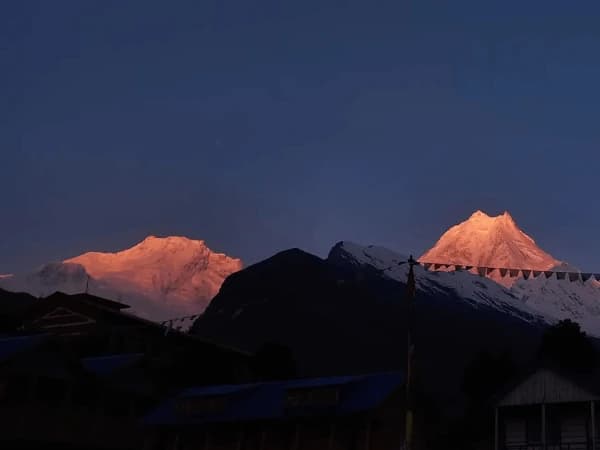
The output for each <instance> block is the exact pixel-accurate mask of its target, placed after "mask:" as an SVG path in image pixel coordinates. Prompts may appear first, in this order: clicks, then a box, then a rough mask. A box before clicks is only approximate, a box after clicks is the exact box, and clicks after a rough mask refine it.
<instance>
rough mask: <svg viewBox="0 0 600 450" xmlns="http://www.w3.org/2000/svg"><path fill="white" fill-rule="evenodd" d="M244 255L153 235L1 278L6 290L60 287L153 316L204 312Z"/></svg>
mask: <svg viewBox="0 0 600 450" xmlns="http://www.w3.org/2000/svg"><path fill="white" fill-rule="evenodd" d="M241 268H242V262H241V260H240V259H237V258H231V257H229V256H227V255H225V254H222V253H215V252H213V251H212V250H210V249H209V248H208V247H207V246H206V244H205V243H204V241H200V240H193V239H188V238H185V237H179V236H170V237H156V236H149V237H147V238H146V239H144V240H143V241H142V242H140V243H138V244H136V245H134V246H133V247H131V248H128V249H126V250H122V251H118V252H115V253H103V252H89V253H84V254H82V255H79V256H76V257H73V258H69V259H66V260H64V261H60V262H51V263H48V264H45V265H43V266H42V267H40V268H38V269H36V270H34V271H32V272H30V273H25V274H17V275H9V276H3V277H2V278H0V288H3V289H6V290H9V291H16V292H27V293H29V294H32V295H34V296H36V297H45V296H48V295H50V294H52V293H54V292H56V291H61V292H65V293H68V294H75V293H81V292H86V291H87V292H89V293H91V294H94V295H97V296H100V297H105V298H109V299H112V300H118V301H122V302H125V303H127V304H129V305H130V306H131V307H132V308H131V311H132V312H133V313H135V314H138V315H140V316H143V317H146V318H150V319H153V320H166V319H170V318H172V317H175V316H182V315H185V314H198V313H201V312H202V311H203V310H204V309H205V308H206V306H207V305H208V303H209V302H210V300H211V299H212V298H213V297H214V296H215V294H216V293H217V292H218V291H219V288H220V287H221V284H222V283H223V280H224V279H225V278H227V276H229V275H230V274H231V273H233V272H236V271H238V270H240V269H241Z"/></svg>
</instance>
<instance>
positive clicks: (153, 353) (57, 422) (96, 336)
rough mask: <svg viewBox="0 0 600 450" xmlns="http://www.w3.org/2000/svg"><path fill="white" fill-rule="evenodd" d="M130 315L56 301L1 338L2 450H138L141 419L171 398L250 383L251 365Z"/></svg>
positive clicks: (239, 355)
mask: <svg viewBox="0 0 600 450" xmlns="http://www.w3.org/2000/svg"><path fill="white" fill-rule="evenodd" d="M126 308H127V306H126V305H124V304H122V303H119V302H113V301H110V300H106V299H102V298H99V297H94V296H90V295H83V294H82V295H72V296H71V295H65V294H59V293H57V294H54V295H52V296H50V297H48V298H46V299H39V300H35V302H34V303H33V305H31V306H30V307H29V308H27V309H26V311H24V312H23V313H22V326H20V327H19V328H20V331H19V335H17V334H16V333H15V334H13V335H12V336H4V337H2V338H0V448H2V449H4V448H6V449H9V448H10V449H19V448H23V449H25V448H27V449H53V448H56V449H61V450H62V449H78V450H79V449H105V450H109V449H123V450H125V449H128V450H129V449H139V448H141V446H142V445H143V433H142V429H141V428H140V419H141V417H143V416H144V415H145V414H147V413H148V411H150V410H151V408H153V407H156V405H157V404H159V403H160V402H161V401H162V400H164V399H165V398H167V397H169V396H171V395H174V393H176V392H179V391H180V390H181V389H182V388H184V387H186V386H190V385H196V384H201V385H203V384H204V385H205V384H214V383H223V382H229V383H239V382H247V381H248V380H249V379H250V377H251V372H250V365H251V355H249V354H247V353H244V352H241V351H238V350H236V349H233V348H229V347H225V346H221V345H218V344H216V343H214V342H209V341H207V340H205V339H201V338H198V337H196V336H190V335H187V334H185V333H181V332H178V331H176V330H169V329H167V328H165V327H164V326H162V325H160V324H157V323H154V322H150V321H148V320H145V319H142V318H139V317H136V316H133V315H131V314H127V313H125V312H124V311H123V310H125V309H126ZM192 380H193V382H192Z"/></svg>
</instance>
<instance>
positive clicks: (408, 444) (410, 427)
mask: <svg viewBox="0 0 600 450" xmlns="http://www.w3.org/2000/svg"><path fill="white" fill-rule="evenodd" d="M416 264H418V263H417V261H415V260H414V259H413V257H412V255H410V258H409V259H408V266H409V269H408V278H407V280H406V301H407V302H408V303H407V313H406V314H407V316H406V322H407V327H406V328H407V349H406V350H407V361H406V426H405V430H404V431H405V437H404V439H405V440H404V450H413V442H414V406H415V405H414V387H413V384H414V379H413V377H414V373H413V372H414V354H415V340H414V332H413V331H414V330H413V325H414V324H413V321H414V320H413V319H414V318H413V316H414V300H415V294H416V283H415V271H414V266H415V265H416Z"/></svg>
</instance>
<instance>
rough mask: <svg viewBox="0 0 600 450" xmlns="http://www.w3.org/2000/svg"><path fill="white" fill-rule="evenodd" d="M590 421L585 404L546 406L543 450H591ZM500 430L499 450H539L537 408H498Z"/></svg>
mask: <svg viewBox="0 0 600 450" xmlns="http://www.w3.org/2000/svg"><path fill="white" fill-rule="evenodd" d="M590 418H591V415H590V403H589V402H579V403H555V404H549V405H546V448H547V450H564V449H567V450H591V448H592V447H591V437H592V433H591V429H590V427H591V420H590ZM500 427H501V430H500V433H499V438H500V442H499V444H500V445H499V448H500V449H508V450H510V449H519V450H536V449H537V450H539V449H541V445H542V442H543V439H542V414H541V405H533V406H530V405H527V406H512V407H505V408H502V409H501V410H500Z"/></svg>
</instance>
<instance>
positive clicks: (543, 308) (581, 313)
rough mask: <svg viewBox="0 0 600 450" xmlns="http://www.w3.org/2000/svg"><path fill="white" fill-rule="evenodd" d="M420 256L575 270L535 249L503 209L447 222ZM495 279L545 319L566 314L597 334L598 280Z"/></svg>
mask: <svg viewBox="0 0 600 450" xmlns="http://www.w3.org/2000/svg"><path fill="white" fill-rule="evenodd" d="M419 261H422V262H434V263H447V264H461V265H472V266H484V267H506V268H522V269H534V270H555V271H575V272H577V271H578V269H577V268H575V267H574V266H572V265H570V264H567V263H565V262H561V261H559V260H557V259H555V258H554V257H552V256H551V255H550V254H548V253H546V252H545V251H544V250H542V249H541V248H539V247H538V246H537V245H536V243H535V241H534V240H533V239H532V238H531V237H529V236H528V235H527V234H525V233H524V232H523V231H522V230H520V229H519V227H518V226H517V224H516V223H515V221H514V220H513V218H512V217H511V216H510V215H509V214H508V213H507V212H505V213H504V214H502V215H500V216H496V217H490V216H488V215H487V214H485V213H483V212H481V211H477V212H475V213H474V214H473V215H471V217H470V218H469V219H467V220H466V221H464V222H462V223H460V224H458V225H455V226H453V227H451V228H450V229H449V230H448V231H446V232H445V233H444V234H443V235H442V237H441V238H440V239H439V240H438V242H437V243H436V244H435V245H434V246H433V248H431V249H430V250H428V251H427V252H425V254H424V255H423V256H421V258H419ZM490 278H491V279H493V280H494V281H496V282H498V283H500V284H503V285H504V286H506V287H507V288H509V292H510V294H512V296H514V297H515V298H517V299H518V300H519V302H520V303H521V304H523V305H525V306H527V307H528V308H529V309H531V310H534V311H537V313H538V314H540V315H542V316H544V317H545V318H546V319H547V320H548V321H556V320H561V319H571V320H574V321H576V322H578V323H579V324H580V325H581V327H582V328H583V329H584V330H585V331H587V332H588V333H590V334H592V335H595V336H600V283H598V282H597V281H595V280H593V279H590V280H588V281H587V282H585V283H584V282H582V281H575V282H570V281H568V280H558V279H556V276H552V277H551V278H546V277H545V276H540V277H537V278H530V279H527V280H525V279H523V278H522V277H521V278H510V277H505V278H502V277H501V276H500V274H499V273H498V272H497V271H495V272H493V273H492V274H491V276H490Z"/></svg>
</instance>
